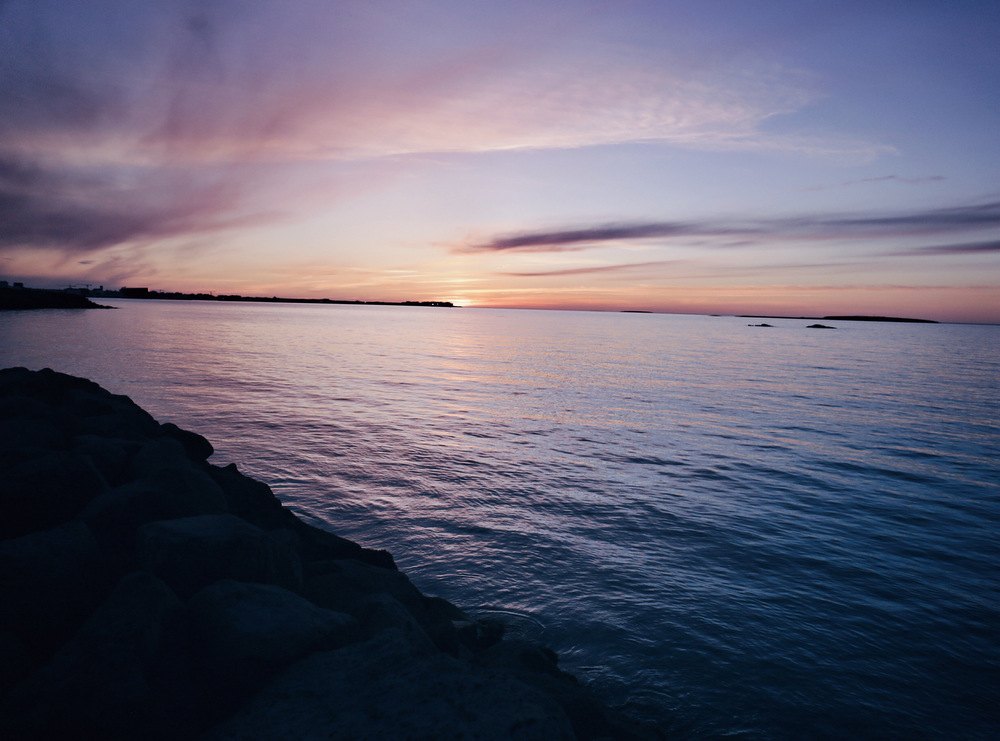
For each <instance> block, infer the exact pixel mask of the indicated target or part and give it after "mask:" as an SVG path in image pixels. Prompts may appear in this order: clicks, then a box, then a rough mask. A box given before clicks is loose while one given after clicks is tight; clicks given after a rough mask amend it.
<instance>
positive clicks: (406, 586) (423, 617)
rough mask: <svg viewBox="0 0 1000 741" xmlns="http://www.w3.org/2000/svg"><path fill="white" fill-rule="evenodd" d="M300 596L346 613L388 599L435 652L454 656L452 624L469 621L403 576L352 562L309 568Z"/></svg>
mask: <svg viewBox="0 0 1000 741" xmlns="http://www.w3.org/2000/svg"><path fill="white" fill-rule="evenodd" d="M301 593H302V594H303V595H305V596H306V597H307V598H309V599H310V600H312V601H313V602H315V603H316V604H317V605H322V606H323V607H330V608H332V609H339V610H348V611H350V610H352V609H354V604H355V603H356V601H357V600H359V599H362V598H364V597H366V596H370V595H377V594H386V595H390V596H392V597H393V598H394V599H395V600H396V601H398V603H399V604H401V605H402V606H403V607H404V608H406V610H407V611H408V612H409V613H410V615H411V616H412V618H413V619H414V620H416V621H417V623H418V624H419V625H420V627H421V628H422V629H423V631H424V632H425V633H426V634H427V635H428V636H429V637H430V638H431V640H432V641H433V642H434V644H435V645H437V646H438V648H440V649H441V650H443V651H447V652H448V653H451V654H456V653H457V652H458V646H459V639H458V635H457V633H456V629H455V625H454V623H455V621H469V620H470V618H469V617H468V616H467V615H465V614H464V613H463V612H462V611H461V610H459V609H458V608H457V607H455V606H454V605H451V604H450V603H448V602H447V601H445V600H435V599H430V598H428V597H425V596H424V595H423V594H421V593H420V591H419V590H418V589H417V588H416V587H415V586H413V584H412V583H411V582H410V580H409V578H408V577H407V576H406V574H403V573H401V572H399V571H395V570H391V569H385V568H381V567H378V566H372V565H370V564H366V563H362V562H360V561H356V560H354V559H339V560H332V561H322V562H319V563H313V564H308V565H307V568H306V577H305V579H304V580H303V585H302V590H301Z"/></svg>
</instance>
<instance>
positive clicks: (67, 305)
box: [0, 286, 455, 310]
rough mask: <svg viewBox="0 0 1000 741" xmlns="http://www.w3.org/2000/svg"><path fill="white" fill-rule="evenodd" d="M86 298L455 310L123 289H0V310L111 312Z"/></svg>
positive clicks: (402, 303)
mask: <svg viewBox="0 0 1000 741" xmlns="http://www.w3.org/2000/svg"><path fill="white" fill-rule="evenodd" d="M88 296H92V297H95V298H115V299H138V300H147V299H161V300H163V299H165V300H168V301H242V302H250V303H269V304H358V305H364V306H437V307H444V308H454V306H455V305H454V304H453V303H452V302H451V301H359V300H358V301H348V300H343V299H331V298H282V297H279V296H271V297H266V296H240V295H238V294H220V295H215V294H211V293H176V292H162V291H149V290H147V289H135V288H132V289H129V288H122V289H121V290H117V291H105V290H94V291H92V290H87V289H79V290H57V289H47V288H25V287H23V286H16V287H14V288H11V287H7V286H0V310H23V309H113V308H115V307H113V306H102V305H100V304H95V303H94V302H93V301H91V300H90V299H89V298H88Z"/></svg>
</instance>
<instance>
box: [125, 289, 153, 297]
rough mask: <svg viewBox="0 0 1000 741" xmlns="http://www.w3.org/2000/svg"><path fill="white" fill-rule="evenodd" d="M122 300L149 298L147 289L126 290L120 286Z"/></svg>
mask: <svg viewBox="0 0 1000 741" xmlns="http://www.w3.org/2000/svg"><path fill="white" fill-rule="evenodd" d="M121 294H122V298H149V289H148V288H145V287H143V288H126V287H125V286H122V290H121Z"/></svg>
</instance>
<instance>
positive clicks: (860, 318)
mask: <svg viewBox="0 0 1000 741" xmlns="http://www.w3.org/2000/svg"><path fill="white" fill-rule="evenodd" d="M739 318H740V319H808V320H810V321H815V320H817V319H825V320H827V321H834V322H909V323H911V324H938V322H936V321H934V320H933V319H907V318H905V317H898V316H865V315H852V316H774V315H769V314H740V315H739Z"/></svg>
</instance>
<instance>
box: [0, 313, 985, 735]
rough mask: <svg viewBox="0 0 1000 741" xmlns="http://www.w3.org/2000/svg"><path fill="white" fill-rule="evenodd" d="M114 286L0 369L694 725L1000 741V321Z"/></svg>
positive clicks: (49, 325)
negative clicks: (114, 408) (120, 424)
mask: <svg viewBox="0 0 1000 741" xmlns="http://www.w3.org/2000/svg"><path fill="white" fill-rule="evenodd" d="M103 302H104V303H108V304H112V305H113V306H115V307H116V310H114V311H80V310H76V311H72V310H50V311H20V312H4V313H0V366H3V367H7V366H25V367H28V368H32V369H41V368H45V367H49V368H53V369H54V370H58V371H62V372H65V373H70V374H73V375H78V376H84V377H87V378H90V379H92V380H94V381H97V382H98V383H100V384H101V385H102V386H104V387H105V388H107V389H108V390H110V391H112V392H114V393H118V394H127V395H128V396H130V397H131V398H132V399H133V400H134V401H136V402H137V403H138V404H140V405H141V406H143V407H144V408H146V409H147V410H148V411H149V412H150V413H152V414H153V416H155V417H156V418H157V419H158V420H159V421H160V422H174V423H176V424H177V425H179V426H180V427H183V428H186V429H190V430H194V431H196V432H198V433H201V434H202V435H204V436H206V437H207V438H208V439H209V440H210V441H211V442H212V444H213V445H214V446H215V451H216V452H215V454H214V456H213V458H212V462H214V463H217V464H220V465H225V464H228V463H230V462H235V463H236V464H237V465H238V467H239V468H240V470H242V471H243V472H245V473H247V474H249V475H251V476H253V477H255V478H259V479H261V480H262V481H265V482H266V483H268V484H269V485H270V486H271V488H272V489H273V490H274V492H275V493H276V494H277V496H278V497H280V498H281V500H282V501H283V502H285V503H286V504H287V505H288V506H289V507H290V508H291V509H293V510H294V511H295V512H297V513H298V514H299V515H300V516H302V517H303V518H305V519H307V520H309V521H310V522H313V523H315V524H319V525H321V526H323V527H326V528H328V529H332V530H333V531H335V532H337V533H339V534H341V535H343V536H345V537H348V538H351V539H352V540H355V541H357V542H360V543H362V544H363V545H366V546H368V547H372V548H386V549H388V550H389V551H391V552H392V554H393V556H394V557H395V559H396V562H397V563H398V564H399V566H400V568H401V569H402V570H403V571H405V572H406V573H407V574H408V575H409V577H410V578H411V580H412V581H413V582H414V583H415V584H416V585H417V586H418V587H419V588H420V589H421V590H422V591H424V592H425V593H427V594H433V595H438V596H441V597H444V598H446V599H448V600H451V601H452V602H454V603H456V604H457V605H459V606H460V607H462V608H463V609H465V610H466V611H467V612H469V613H470V614H472V615H475V616H478V617H483V618H490V619H493V620H497V621H500V622H502V623H503V624H504V625H505V626H506V627H507V630H508V632H509V633H510V634H512V635H515V636H524V637H527V638H530V639H534V640H539V641H542V642H544V643H545V644H547V645H549V646H550V647H552V648H553V649H555V650H556V651H557V652H558V654H559V656H560V661H561V666H562V667H563V668H564V669H566V670H568V671H570V672H573V673H574V674H576V675H577V676H578V677H579V678H580V679H581V681H583V682H585V683H586V684H587V685H589V686H590V687H592V688H593V689H594V691H595V692H597V693H598V694H599V695H600V696H601V697H603V698H604V699H605V700H606V701H607V702H609V703H611V704H614V705H617V706H621V707H622V708H623V709H624V710H625V711H626V712H628V713H631V714H633V715H634V716H636V717H640V718H646V719H655V720H656V721H658V722H659V723H660V724H661V725H662V726H663V727H664V728H666V729H667V731H668V732H669V734H670V737H671V738H675V739H762V740H763V739H779V740H782V741H783V740H785V739H907V740H913V739H933V740H940V741H955V740H973V741H974V740H982V741H987V740H988V741H995V740H996V739H998V738H1000V326H985V325H960V324H899V323H876V322H856V321H827V322H824V323H825V324H829V325H832V326H834V327H835V330H829V329H822V330H821V329H810V328H807V325H808V324H810V323H812V322H810V321H807V320H800V319H766V320H760V319H747V318H740V317H733V316H694V315H667V314H642V313H615V312H569V311H531V310H500V309H475V308H432V307H404V306H372V305H311V304H275V303H257V304H255V303H227V302H212V301H159V300H124V299H122V300H103ZM762 322H766V323H768V324H771V325H773V326H770V327H757V326H749V325H751V324H758V323H762Z"/></svg>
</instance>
